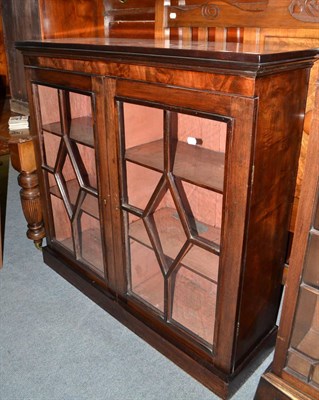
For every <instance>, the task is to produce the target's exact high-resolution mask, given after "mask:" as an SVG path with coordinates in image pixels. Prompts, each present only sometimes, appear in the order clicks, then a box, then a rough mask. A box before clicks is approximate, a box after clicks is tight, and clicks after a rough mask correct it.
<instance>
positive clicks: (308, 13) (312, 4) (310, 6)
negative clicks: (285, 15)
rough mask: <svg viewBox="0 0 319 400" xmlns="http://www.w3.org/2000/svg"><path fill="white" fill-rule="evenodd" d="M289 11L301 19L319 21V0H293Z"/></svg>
mask: <svg viewBox="0 0 319 400" xmlns="http://www.w3.org/2000/svg"><path fill="white" fill-rule="evenodd" d="M289 12H290V14H291V15H292V16H293V17H294V18H296V19H298V20H300V21H303V22H318V23H319V0H293V1H292V2H291V3H290V6H289Z"/></svg>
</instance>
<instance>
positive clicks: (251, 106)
mask: <svg viewBox="0 0 319 400" xmlns="http://www.w3.org/2000/svg"><path fill="white" fill-rule="evenodd" d="M17 47H18V48H19V49H20V50H21V51H22V53H23V55H24V63H25V72H26V76H27V87H28V94H29V102H30V111H31V117H32V130H31V131H32V132H34V143H35V147H36V157H37V165H38V174H39V178H40V179H39V181H40V189H41V193H42V195H43V212H44V220H45V227H46V235H47V247H45V248H44V249H43V254H44V260H45V262H46V263H47V264H48V265H50V266H51V267H52V268H53V269H55V270H56V271H57V272H59V273H60V274H61V275H62V276H64V277H65V278H66V279H68V280H69V281H70V282H72V283H73V284H74V285H75V286H77V287H78V288H79V289H81V290H82V291H83V292H84V293H86V294H87V295H88V296H90V297H91V298H92V299H93V300H94V301H96V302H97V303H98V304H100V305H101V306H102V307H103V308H105V309H106V310H107V311H108V312H110V313H111V314H112V315H114V316H115V317H116V318H118V319H119V320H120V321H121V322H123V323H124V324H125V325H127V326H129V327H130V328H131V329H132V330H133V331H135V332H136V333H137V334H139V335H140V336H142V337H143V338H144V339H145V340H147V341H148V342H149V343H151V344H152V345H153V346H154V347H155V348H157V349H158V350H160V351H161V352H162V353H164V354H165V355H166V356H168V357H169V358H171V359H172V360H173V361H174V362H175V363H177V364H178V365H180V366H181V367H182V368H184V369H185V370H186V371H187V372H189V373H190V374H191V375H193V376H194V377H195V378H197V379H198V380H199V381H201V382H202V383H203V384H205V385H206V386H207V387H209V388H210V389H212V390H213V391H214V392H215V393H217V394H218V395H219V396H221V397H223V398H226V397H227V396H229V395H230V394H231V393H232V391H233V390H234V388H235V387H236V386H237V383H238V380H240V379H241V378H242V375H244V374H245V367H246V366H247V365H248V363H249V362H250V361H253V360H257V359H258V357H259V356H262V355H264V353H265V351H266V350H267V349H268V348H270V346H271V345H272V344H273V342H274V338H275V334H276V317H277V312H278V307H279V302H280V295H281V278H282V271H283V264H284V260H285V251H286V244H287V235H288V227H289V222H290V212H291V205H292V201H293V195H294V186H295V179H296V173H297V164H298V156H299V150H300V142H301V135H302V127H303V115H304V111H305V104H306V97H307V86H308V80H309V73H310V69H311V66H312V64H313V61H314V59H315V57H316V55H317V53H318V50H316V49H313V50H312V49H301V48H300V47H299V48H297V49H293V48H291V47H289V48H286V49H284V48H282V49H280V50H278V49H276V50H274V51H273V50H272V49H271V47H267V49H266V48H265V49H263V47H262V46H256V45H253V44H244V45H241V44H236V43H203V42H197V43H194V42H193V43H192V42H188V43H182V42H174V41H158V40H157V41H152V40H127V39H102V38H101V39H64V40H51V41H49V40H48V41H42V42H41V41H38V42H37V41H29V42H20V43H18V44H17ZM92 339H93V338H92Z"/></svg>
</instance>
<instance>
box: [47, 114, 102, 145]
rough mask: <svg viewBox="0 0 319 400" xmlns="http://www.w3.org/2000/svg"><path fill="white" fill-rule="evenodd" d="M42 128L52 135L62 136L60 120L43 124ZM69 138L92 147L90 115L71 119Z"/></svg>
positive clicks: (92, 137) (92, 133) (92, 136)
mask: <svg viewBox="0 0 319 400" xmlns="http://www.w3.org/2000/svg"><path fill="white" fill-rule="evenodd" d="M43 130H45V131H46V132H49V133H53V134H54V135H58V136H63V132H62V128H61V122H60V121H57V122H54V123H51V124H46V125H43ZM69 137H70V139H71V140H74V141H75V142H77V143H81V144H84V145H85V146H89V147H94V132H93V121H92V118H91V117H79V118H74V119H72V120H71V127H70V135H69Z"/></svg>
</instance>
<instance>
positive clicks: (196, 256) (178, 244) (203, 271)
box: [129, 208, 220, 283]
mask: <svg viewBox="0 0 319 400" xmlns="http://www.w3.org/2000/svg"><path fill="white" fill-rule="evenodd" d="M156 214H157V216H158V218H157V219H156V220H157V221H158V223H157V230H158V233H159V236H160V238H161V244H162V248H163V250H164V251H166V253H165V255H166V256H168V257H170V258H172V259H174V258H175V257H176V252H178V251H179V250H180V249H181V248H182V246H183V245H184V243H185V241H186V236H185V233H184V230H183V227H182V225H181V223H180V221H179V220H178V219H177V218H176V217H175V215H176V210H174V209H171V208H164V209H161V210H159V211H157V213H156ZM168 227H169V229H168ZM129 236H130V238H132V239H134V240H136V241H138V242H139V243H142V244H144V245H145V246H147V247H148V248H151V247H152V246H151V242H150V239H149V237H148V234H147V232H146V230H145V227H144V223H143V221H142V219H139V220H137V221H135V222H133V223H132V224H130V228H129ZM204 236H205V238H211V237H215V238H216V242H215V243H216V244H217V245H219V240H217V239H219V238H220V229H218V228H214V227H211V226H208V225H207V231H206V232H205V233H204ZM181 264H182V265H184V266H185V267H186V268H188V269H190V270H192V271H194V272H195V273H197V274H198V275H201V276H203V277H204V278H205V279H209V280H211V281H213V282H215V283H216V282H217V279H218V266H219V257H218V256H217V255H215V254H214V253H211V252H209V251H207V250H204V249H202V248H201V247H199V246H196V245H194V246H193V247H192V248H191V249H190V251H189V252H188V253H187V254H186V255H185V256H184V258H183V260H182V262H181Z"/></svg>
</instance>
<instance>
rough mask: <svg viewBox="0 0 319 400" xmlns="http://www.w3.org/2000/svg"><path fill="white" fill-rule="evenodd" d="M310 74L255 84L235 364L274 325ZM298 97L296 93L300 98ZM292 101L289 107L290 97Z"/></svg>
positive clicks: (284, 75)
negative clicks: (251, 179) (256, 105)
mask: <svg viewBox="0 0 319 400" xmlns="http://www.w3.org/2000/svg"><path fill="white" fill-rule="evenodd" d="M308 77H309V70H296V71H290V72H285V73H281V74H277V75H276V76H271V77H264V78H259V79H258V80H257V87H256V91H257V93H256V94H257V95H258V96H259V115H260V118H259V121H258V126H257V132H256V148H255V159H254V182H253V186H252V195H251V210H250V219H249V226H248V230H247V239H246V240H247V248H246V267H245V271H244V277H243V290H242V293H243V294H242V299H241V305H240V316H239V335H238V342H237V354H236V362H237V363H239V362H240V361H241V360H242V358H243V357H245V355H247V354H248V353H249V352H250V351H252V350H253V348H254V347H255V345H256V343H257V342H258V341H259V340H260V339H261V338H262V337H263V336H265V335H267V333H269V331H270V330H271V329H273V328H274V326H275V324H276V318H277V312H278V307H279V302H280V296H281V290H282V287H281V277H282V271H283V265H284V260H285V253H286V246H287V233H288V227H289V219H290V212H291V206H292V201H293V193H294V187H295V180H296V171H297V163H298V156H299V151H300V142H301V134H302V125H303V115H304V110H305V103H306V96H307V85H308ZM296 93H298V95H296ZM288 97H289V98H291V99H293V100H292V101H291V102H290V103H289V106H288V105H287V104H288V103H287V101H286V99H287V98H288Z"/></svg>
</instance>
